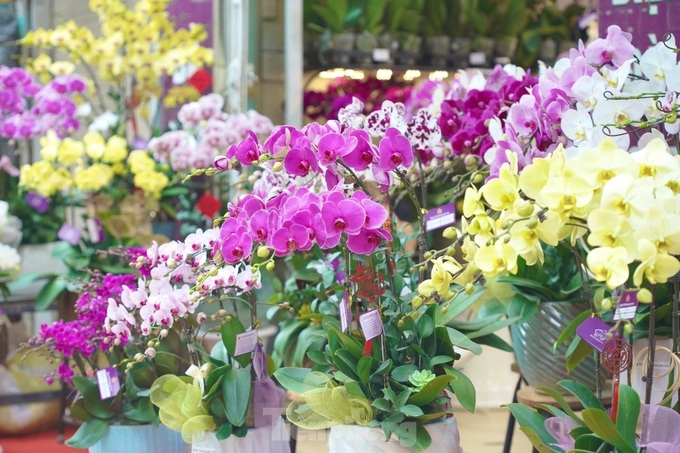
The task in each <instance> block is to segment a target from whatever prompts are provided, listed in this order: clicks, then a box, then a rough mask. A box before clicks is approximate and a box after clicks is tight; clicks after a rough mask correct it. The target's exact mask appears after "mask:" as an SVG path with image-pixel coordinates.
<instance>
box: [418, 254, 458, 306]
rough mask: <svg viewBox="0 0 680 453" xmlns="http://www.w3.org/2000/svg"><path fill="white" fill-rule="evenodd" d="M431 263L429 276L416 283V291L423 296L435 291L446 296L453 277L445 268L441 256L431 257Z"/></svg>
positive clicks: (428, 295) (430, 294)
mask: <svg viewBox="0 0 680 453" xmlns="http://www.w3.org/2000/svg"><path fill="white" fill-rule="evenodd" d="M432 264H433V266H432V273H431V275H430V277H431V278H430V279H428V280H425V281H423V282H421V283H420V285H418V293H419V294H420V295H421V296H423V297H430V296H432V293H435V292H436V293H437V294H439V295H441V296H446V294H448V292H449V288H450V287H451V284H452V283H453V277H452V276H451V274H450V273H449V271H448V270H447V269H446V267H445V265H444V263H443V262H442V259H441V258H436V259H433V260H432Z"/></svg>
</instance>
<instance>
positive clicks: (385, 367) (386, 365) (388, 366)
mask: <svg viewBox="0 0 680 453" xmlns="http://www.w3.org/2000/svg"><path fill="white" fill-rule="evenodd" d="M391 370H392V359H387V360H385V361H384V362H383V363H381V364H380V366H379V367H378V369H377V370H375V373H373V375H372V376H371V377H373V376H382V375H383V374H387V373H389V372H390V371H391Z"/></svg>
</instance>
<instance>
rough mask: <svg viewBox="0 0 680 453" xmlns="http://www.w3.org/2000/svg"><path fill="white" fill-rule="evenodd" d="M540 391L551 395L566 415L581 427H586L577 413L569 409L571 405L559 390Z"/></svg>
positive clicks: (543, 388)
mask: <svg viewBox="0 0 680 453" xmlns="http://www.w3.org/2000/svg"><path fill="white" fill-rule="evenodd" d="M539 390H540V391H542V392H544V393H547V394H548V395H550V396H551V397H552V398H553V399H554V400H555V402H557V404H559V405H560V407H561V408H562V410H563V411H564V413H565V414H567V415H568V416H569V418H571V419H572V420H574V421H575V422H576V423H578V424H579V425H581V426H584V423H583V420H581V419H580V418H578V416H577V415H576V413H575V412H574V411H573V410H572V409H571V407H569V403H567V401H566V400H565V399H564V397H563V396H562V395H560V393H559V392H558V391H557V390H555V389H553V388H550V387H541V388H540V389H539Z"/></svg>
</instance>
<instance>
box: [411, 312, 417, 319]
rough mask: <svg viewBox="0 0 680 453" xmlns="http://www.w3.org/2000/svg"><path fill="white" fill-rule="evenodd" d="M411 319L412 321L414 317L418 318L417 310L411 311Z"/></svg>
mask: <svg viewBox="0 0 680 453" xmlns="http://www.w3.org/2000/svg"><path fill="white" fill-rule="evenodd" d="M411 319H413V320H414V321H415V320H416V319H418V312H417V311H414V312H413V313H411Z"/></svg>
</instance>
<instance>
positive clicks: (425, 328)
mask: <svg viewBox="0 0 680 453" xmlns="http://www.w3.org/2000/svg"><path fill="white" fill-rule="evenodd" d="M432 332H434V320H433V319H432V317H430V316H428V315H423V316H422V317H421V318H420V319H418V338H420V340H421V341H422V340H423V339H425V338H427V337H429V336H430V335H432Z"/></svg>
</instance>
